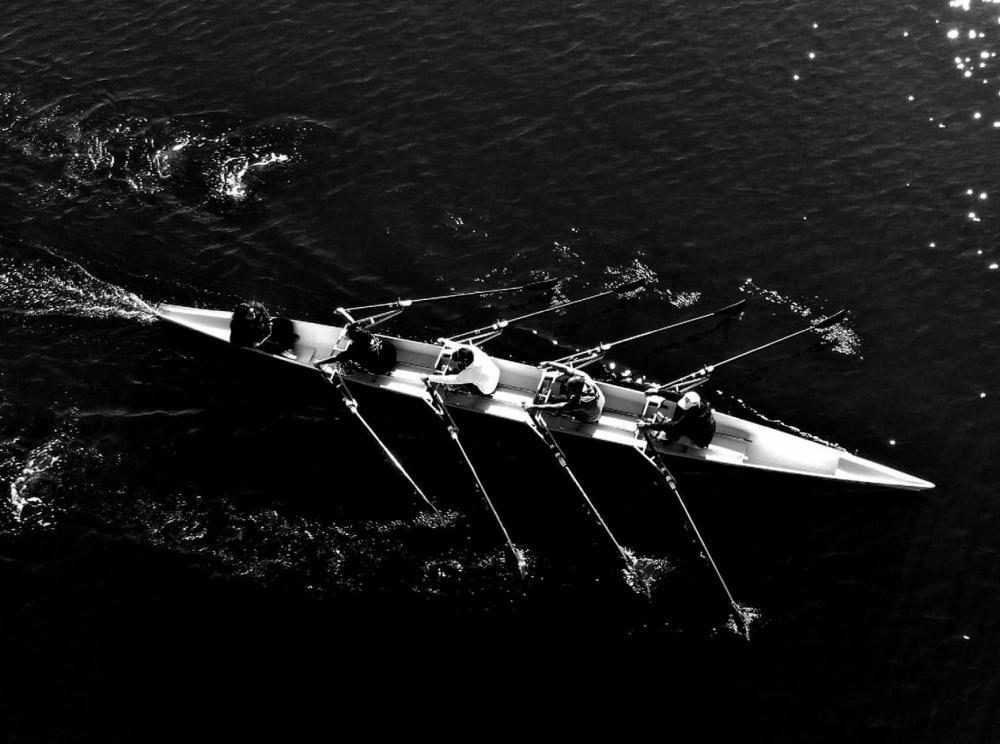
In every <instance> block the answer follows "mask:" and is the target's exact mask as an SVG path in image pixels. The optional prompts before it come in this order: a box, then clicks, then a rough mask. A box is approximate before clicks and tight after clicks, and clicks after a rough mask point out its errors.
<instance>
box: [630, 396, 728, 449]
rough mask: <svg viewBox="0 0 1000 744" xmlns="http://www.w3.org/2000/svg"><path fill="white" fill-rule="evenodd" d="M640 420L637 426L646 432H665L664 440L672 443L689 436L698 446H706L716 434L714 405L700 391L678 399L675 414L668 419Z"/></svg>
mask: <svg viewBox="0 0 1000 744" xmlns="http://www.w3.org/2000/svg"><path fill="white" fill-rule="evenodd" d="M659 416H660V414H657V419H654V420H652V421H639V422H638V423H637V424H636V427H637V428H638V429H640V430H641V431H644V432H663V434H664V436H663V440H664V441H666V442H668V443H672V442H676V441H677V440H678V439H679V438H680V437H682V436H683V437H687V438H688V439H689V440H690V441H691V442H692V443H693V444H694V445H695V446H696V447H701V448H705V447H707V446H708V445H709V444H711V442H712V437H714V436H715V416H714V415H712V407H711V406H710V405H709V404H708V402H707V401H704V400H702V398H701V396H700V395H698V393H696V392H694V391H693V390H692V391H688V392H686V393H684V395H683V396H681V399H680V400H679V401H677V407H676V408H675V409H674V415H673V416H672V417H671V418H670V420H667V419H665V418H659Z"/></svg>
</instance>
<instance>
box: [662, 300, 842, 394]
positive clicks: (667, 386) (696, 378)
mask: <svg viewBox="0 0 1000 744" xmlns="http://www.w3.org/2000/svg"><path fill="white" fill-rule="evenodd" d="M846 314H847V311H846V310H840V311H838V312H835V313H834V314H833V315H828V316H826V317H825V318H820V319H819V320H817V321H816V322H815V323H813V324H812V325H810V326H809V327H808V328H803V329H802V330H800V331H795V333H789V334H788V335H787V336H782V337H781V338H779V339H775V340H774V341H770V342H768V343H766V344H762V345H760V346H756V347H754V348H753V349H748V350H747V351H744V352H742V353H740V354H737V355H736V356H732V357H729V358H728V359H723V360H722V361H721V362H716V363H715V364H709V365H706V366H704V367H702V368H701V369H699V370H698V371H696V372H691V373H690V374H687V375H684V376H683V377H678V378H677V379H676V380H671V381H670V382H667V383H664V384H662V385H656V386H654V387H651V388H650V389H649V390H648V391H647V392H648V393H649V394H657V393H662V392H665V391H671V392H681V388H687V389H691V388H693V387H697V386H698V385H701V384H702V383H704V382H705V381H706V380H708V377H709V375H711V374H712V372H714V371H715V370H717V369H718V368H719V367H721V366H723V365H724V364H729V363H731V362H735V361H736V360H737V359H743V358H744V357H747V356H750V355H751V354H756V353H757V352H758V351H763V350H764V349H769V348H771V347H772V346H775V345H776V344H780V343H783V342H785V341H788V340H789V339H792V338H795V337H796V336H801V335H802V334H803V333H809V331H818V330H822V329H823V328H829V327H830V326H832V325H834V324H835V323H837V322H839V321H840V320H841V319H842V318H843V317H844V315H846Z"/></svg>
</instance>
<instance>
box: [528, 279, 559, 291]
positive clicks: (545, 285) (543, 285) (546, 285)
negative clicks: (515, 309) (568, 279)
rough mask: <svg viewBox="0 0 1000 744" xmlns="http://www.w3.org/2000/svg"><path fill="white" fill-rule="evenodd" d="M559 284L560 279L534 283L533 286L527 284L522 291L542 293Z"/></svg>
mask: <svg viewBox="0 0 1000 744" xmlns="http://www.w3.org/2000/svg"><path fill="white" fill-rule="evenodd" d="M558 283H559V280H558V279H546V280H545V281H541V282H533V283H532V284H525V285H524V286H523V287H521V289H526V290H528V291H529V292H541V291H543V290H546V289H552V288H553V287H554V286H556V285H557V284H558Z"/></svg>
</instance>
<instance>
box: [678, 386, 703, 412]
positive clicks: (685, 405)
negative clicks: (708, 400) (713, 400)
mask: <svg viewBox="0 0 1000 744" xmlns="http://www.w3.org/2000/svg"><path fill="white" fill-rule="evenodd" d="M677 405H678V406H679V407H680V408H681V409H683V410H685V411H686V410H688V409H689V408H695V407H697V406H700V405H701V396H700V395H698V393H696V392H694V391H693V390H689V391H688V392H686V393H684V395H682V396H681V399H680V400H679V401H677Z"/></svg>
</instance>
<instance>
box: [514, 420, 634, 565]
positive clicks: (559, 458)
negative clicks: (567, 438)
mask: <svg viewBox="0 0 1000 744" xmlns="http://www.w3.org/2000/svg"><path fill="white" fill-rule="evenodd" d="M525 416H526V419H525V421H526V423H527V424H528V426H529V427H531V430H532V431H533V432H535V434H536V435H538V438H539V439H541V440H542V441H543V442H544V443H545V446H546V447H548V448H549V452H551V453H552V456H553V457H554V458H555V461H556V462H557V463H558V464H559V466H560V467H561V468H562V469H563V470H565V471H566V475H568V476H569V479H570V480H571V481H573V485H574V486H576V490H577V491H579V492H580V495H581V496H582V497H583V500H584V501H585V502H586V504H587V506H588V507H590V511H591V512H592V513H593V515H594V517H595V518H596V519H597V522H598V524H600V525H601V527H603V528H604V531H605V532H606V533H608V537H609V538H611V542H613V543H614V545H615V547H616V548H617V549H618V552H619V553H621V555H622V559H623V560H624V561H625V564H626V566H628V568H630V569H631V568H635V565H636V559H635V556H634V555H632V553H631V552H630V551H628V550H627V549H625V548H624V547H622V544H621V543H620V542H618V538H616V537H615V536H614V533H613V532H612V531H611V528H610V527H608V523H607V522H605V521H604V517H602V516H601V513H600V512H599V511H598V510H597V507H596V506H594V502H593V501H592V500H591V498H590V496H588V495H587V492H586V490H584V488H583V485H581V483H580V481H579V480H577V477H576V474H575V473H574V472H573V470H572V468H570V466H569V463H568V462H567V461H566V453H565V452H563V451H562V447H560V446H559V443H558V442H556V438H555V436H553V434H552V431H551V430H550V429H549V427H548V426H547V425H546V423H545V421H544V420H543V419H542V417H541V414H535V413H528V412H525Z"/></svg>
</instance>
